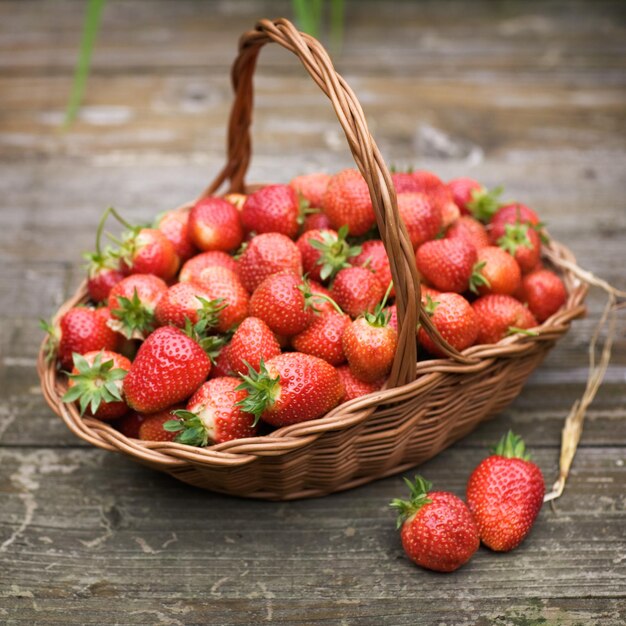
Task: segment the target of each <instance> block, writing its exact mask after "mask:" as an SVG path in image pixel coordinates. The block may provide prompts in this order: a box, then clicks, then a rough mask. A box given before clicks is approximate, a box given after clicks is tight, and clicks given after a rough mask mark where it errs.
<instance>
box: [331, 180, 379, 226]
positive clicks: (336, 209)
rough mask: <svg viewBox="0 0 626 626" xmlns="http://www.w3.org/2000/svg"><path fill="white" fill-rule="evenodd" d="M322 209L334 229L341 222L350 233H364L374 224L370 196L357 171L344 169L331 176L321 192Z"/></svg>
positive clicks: (374, 219) (340, 224)
mask: <svg viewBox="0 0 626 626" xmlns="http://www.w3.org/2000/svg"><path fill="white" fill-rule="evenodd" d="M324 212H325V213H326V215H328V219H330V223H331V224H332V225H333V228H334V229H335V230H339V229H340V228H341V227H342V226H343V225H344V224H345V225H346V226H347V227H348V232H349V233H350V234H351V235H353V236H359V235H364V234H365V233H366V232H367V231H368V230H369V229H370V228H372V226H374V223H375V221H376V218H375V216H374V209H373V208H372V199H371V197H370V192H369V189H368V187H367V183H366V182H365V179H364V178H363V176H362V175H361V173H360V172H358V171H357V170H354V169H347V170H343V171H341V172H339V173H338V174H335V175H334V176H332V177H331V179H330V181H329V182H328V187H327V188H326V194H325V195H324Z"/></svg>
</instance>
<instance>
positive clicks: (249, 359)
mask: <svg viewBox="0 0 626 626" xmlns="http://www.w3.org/2000/svg"><path fill="white" fill-rule="evenodd" d="M279 354H280V345H279V344H278V341H277V340H276V337H275V335H274V333H273V332H272V331H271V330H270V328H269V326H268V325H267V324H266V323H265V322H264V321H263V320H262V319H259V318H258V317H247V318H246V319H245V320H244V321H243V322H241V324H240V325H239V327H238V328H237V330H236V331H235V334H234V335H233V338H232V339H231V341H230V344H229V348H228V363H229V366H230V367H229V369H230V370H232V371H233V372H235V373H236V374H245V373H246V372H247V371H248V367H252V368H253V369H255V370H257V371H258V370H259V367H260V366H261V361H267V360H268V359H271V358H272V357H274V356H278V355H279Z"/></svg>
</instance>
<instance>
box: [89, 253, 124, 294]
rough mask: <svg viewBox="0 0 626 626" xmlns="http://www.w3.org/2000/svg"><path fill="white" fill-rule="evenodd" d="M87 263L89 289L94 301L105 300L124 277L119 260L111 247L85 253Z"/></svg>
mask: <svg viewBox="0 0 626 626" xmlns="http://www.w3.org/2000/svg"><path fill="white" fill-rule="evenodd" d="M85 259H86V260H87V261H88V263H87V291H88V293H89V297H90V298H91V299H92V300H93V301H94V302H104V301H105V300H106V299H107V298H108V297H109V293H110V292H111V289H112V288H113V287H114V286H115V285H117V283H119V282H120V281H121V280H123V278H124V274H123V272H122V270H121V269H120V264H119V260H118V259H117V258H115V256H114V255H113V254H112V251H111V250H110V249H107V250H105V251H104V252H99V251H96V252H92V253H88V254H85Z"/></svg>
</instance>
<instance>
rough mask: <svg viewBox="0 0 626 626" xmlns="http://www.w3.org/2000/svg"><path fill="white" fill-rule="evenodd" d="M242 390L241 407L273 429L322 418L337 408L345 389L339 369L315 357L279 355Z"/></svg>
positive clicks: (252, 374)
mask: <svg viewBox="0 0 626 626" xmlns="http://www.w3.org/2000/svg"><path fill="white" fill-rule="evenodd" d="M242 378H243V379H244V382H243V384H242V385H241V388H242V389H244V391H246V392H247V396H246V398H245V399H244V400H243V401H242V402H241V405H240V406H241V408H242V409H243V410H244V411H246V412H247V413H252V414H253V415H254V416H255V417H256V418H257V419H258V418H261V419H262V420H263V421H265V422H267V423H268V424H271V425H272V426H287V425H289V424H297V423H299V422H305V421H308V420H312V419H317V418H319V417H322V416H323V415H325V414H326V413H328V411H330V410H331V409H332V408H334V407H335V406H337V404H338V403H339V399H340V398H341V396H342V394H343V386H342V384H341V380H340V379H339V374H337V370H336V369H335V368H334V367H333V366H332V365H330V364H329V363H326V361H323V360H322V359H318V358H317V357H315V356H311V355H310V354H301V353H300V352H286V353H285V354H280V355H278V356H275V357H274V358H272V359H269V360H268V361H267V363H265V364H262V365H261V369H260V371H259V372H255V371H254V370H251V371H250V372H249V374H248V375H246V376H242Z"/></svg>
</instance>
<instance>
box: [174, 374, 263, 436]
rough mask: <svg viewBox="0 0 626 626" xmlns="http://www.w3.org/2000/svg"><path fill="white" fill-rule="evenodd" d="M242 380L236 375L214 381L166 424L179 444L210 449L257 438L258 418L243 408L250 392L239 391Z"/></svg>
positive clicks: (175, 412)
mask: <svg viewBox="0 0 626 626" xmlns="http://www.w3.org/2000/svg"><path fill="white" fill-rule="evenodd" d="M240 383H241V380H240V379H239V378H233V377H232V376H222V377H220V378H213V379H211V380H209V381H208V382H206V383H204V385H202V387H200V389H198V391H196V393H194V394H193V396H191V398H190V400H189V402H188V403H187V406H186V408H185V409H184V410H178V411H174V415H176V418H177V419H175V420H172V421H171V422H166V423H165V424H164V428H165V430H167V431H168V432H172V433H176V439H175V441H177V442H178V443H185V444H187V445H190V446H202V447H203V446H207V445H210V444H214V443H223V442H224V441H232V440H233V439H243V438H244V437H254V436H255V435H256V431H257V427H256V422H255V419H254V415H250V413H246V412H244V411H243V410H242V409H241V406H240V403H241V402H242V401H243V400H244V399H245V398H246V392H245V391H242V390H241V389H239V384H240Z"/></svg>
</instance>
